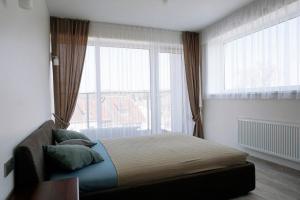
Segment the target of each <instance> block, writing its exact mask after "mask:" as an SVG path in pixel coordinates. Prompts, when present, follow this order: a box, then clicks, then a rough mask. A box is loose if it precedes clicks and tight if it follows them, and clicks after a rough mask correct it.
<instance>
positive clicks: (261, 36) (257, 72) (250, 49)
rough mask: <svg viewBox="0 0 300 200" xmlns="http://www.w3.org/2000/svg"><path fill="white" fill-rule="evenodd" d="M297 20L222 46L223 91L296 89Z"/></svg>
mask: <svg viewBox="0 0 300 200" xmlns="http://www.w3.org/2000/svg"><path fill="white" fill-rule="evenodd" d="M299 33H300V17H298V18H294V19H291V20H288V21H286V22H283V23H280V24H278V25H275V26H272V27H269V28H266V29H263V30H261V31H258V32H255V33H252V34H250V35H247V36H245V37H242V38H240V39H237V40H234V41H231V42H228V43H226V44H225V45H224V51H225V53H224V55H225V90H227V91H231V90H241V89H250V90H251V89H256V90H258V91H259V90H261V89H266V88H269V89H272V88H274V90H275V91H276V88H279V87H281V88H286V90H289V89H292V87H295V86H299V85H300V63H299V56H300V55H299V52H300V34H299Z"/></svg>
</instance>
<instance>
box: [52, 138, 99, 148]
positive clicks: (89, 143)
mask: <svg viewBox="0 0 300 200" xmlns="http://www.w3.org/2000/svg"><path fill="white" fill-rule="evenodd" d="M66 144H71V145H83V146H86V147H92V146H95V145H96V144H97V143H96V142H92V141H90V140H83V139H71V140H65V141H63V142H60V143H57V144H56V145H66Z"/></svg>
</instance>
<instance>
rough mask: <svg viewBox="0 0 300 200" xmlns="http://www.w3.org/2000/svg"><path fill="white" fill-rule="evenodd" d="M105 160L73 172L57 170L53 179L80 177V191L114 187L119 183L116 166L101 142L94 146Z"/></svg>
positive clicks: (52, 176)
mask: <svg viewBox="0 0 300 200" xmlns="http://www.w3.org/2000/svg"><path fill="white" fill-rule="evenodd" d="M92 149H93V150H95V151H97V152H98V153H99V154H100V155H101V156H102V158H103V159H104V161H102V162H100V163H96V164H92V165H89V166H87V167H84V168H82V169H79V170H76V171H73V172H56V173H54V174H52V175H51V177H50V179H51V180H60V179H67V178H72V177H78V179H79V189H80V192H92V191H97V190H102V189H108V188H113V187H116V186H117V185H118V177H117V171H116V168H115V166H114V164H113V162H112V160H111V158H110V156H109V154H108V153H107V151H106V149H105V147H104V146H103V144H102V143H101V142H97V144H96V145H95V146H93V147H92Z"/></svg>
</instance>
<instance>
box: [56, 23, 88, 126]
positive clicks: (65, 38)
mask: <svg viewBox="0 0 300 200" xmlns="http://www.w3.org/2000/svg"><path fill="white" fill-rule="evenodd" d="M88 30H89V22H88V21H81V20H73V19H62V18H56V17H51V18H50V31H51V48H52V56H57V58H58V60H59V66H53V87H54V107H55V113H54V116H55V125H56V127H57V128H64V129H65V128H67V127H68V126H69V122H70V119H71V117H72V114H73V112H74V109H75V105H76V100H77V95H78V90H79V86H80V80H81V74H82V69H83V64H84V58H85V52H86V46H87V38H88Z"/></svg>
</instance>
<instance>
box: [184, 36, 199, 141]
mask: <svg viewBox="0 0 300 200" xmlns="http://www.w3.org/2000/svg"><path fill="white" fill-rule="evenodd" d="M182 40H183V53H184V62H185V73H186V81H187V87H188V93H189V100H190V107H191V111H192V115H193V120H194V122H195V127H194V136H196V137H200V138H203V137H204V135H203V127H202V122H201V109H200V100H201V97H202V94H201V87H200V86H201V68H200V50H199V49H200V48H199V46H200V43H199V34H198V33H192V32H183V34H182Z"/></svg>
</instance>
